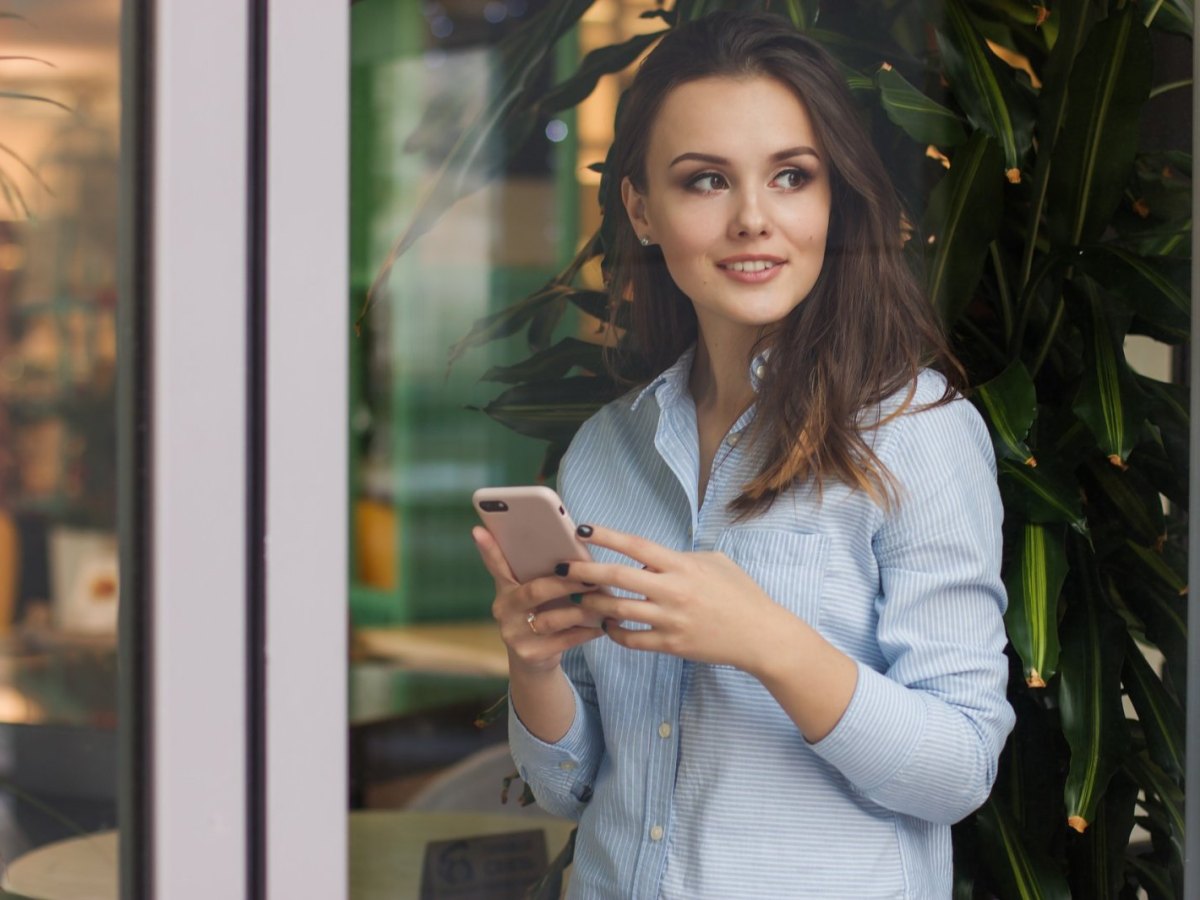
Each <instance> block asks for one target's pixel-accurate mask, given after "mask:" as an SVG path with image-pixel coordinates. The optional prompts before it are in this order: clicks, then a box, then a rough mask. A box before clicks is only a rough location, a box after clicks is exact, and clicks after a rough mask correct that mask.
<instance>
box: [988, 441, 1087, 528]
mask: <svg viewBox="0 0 1200 900" xmlns="http://www.w3.org/2000/svg"><path fill="white" fill-rule="evenodd" d="M997 468H998V469H999V475H1000V491H1001V494H1002V495H1003V497H1004V505H1005V507H1010V508H1015V509H1016V510H1017V511H1019V512H1020V513H1021V515H1022V517H1023V518H1024V519H1027V520H1028V521H1030V522H1039V523H1051V522H1065V523H1066V524H1068V525H1070V526H1071V527H1072V528H1074V529H1075V530H1076V531H1078V532H1079V533H1080V534H1086V533H1087V530H1088V528H1087V521H1086V520H1085V519H1084V517H1083V510H1082V504H1081V502H1080V499H1079V491H1078V488H1077V487H1076V486H1075V485H1074V484H1073V483H1071V482H1070V481H1068V480H1067V479H1066V478H1065V477H1064V476H1063V475H1062V474H1061V473H1059V472H1056V471H1054V470H1053V469H1052V468H1051V467H1049V466H1046V465H1041V466H1038V467H1037V468H1036V469H1035V468H1032V467H1031V466H1026V465H1021V464H1020V463H1015V462H1013V461H1012V460H1009V459H1001V460H998V461H997Z"/></svg>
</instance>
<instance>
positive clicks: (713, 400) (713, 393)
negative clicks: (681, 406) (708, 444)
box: [688, 329, 757, 420]
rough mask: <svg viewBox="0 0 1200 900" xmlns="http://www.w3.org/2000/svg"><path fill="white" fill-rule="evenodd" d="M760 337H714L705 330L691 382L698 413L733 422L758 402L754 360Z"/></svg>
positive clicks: (724, 335) (700, 336)
mask: <svg viewBox="0 0 1200 900" xmlns="http://www.w3.org/2000/svg"><path fill="white" fill-rule="evenodd" d="M756 337H757V335H755V334H754V333H752V332H751V333H739V334H719V335H714V334H708V333H705V331H704V330H703V329H702V330H701V332H700V334H699V335H698V337H697V339H696V358H695V360H694V361H693V362H692V372H691V377H690V378H689V380H688V388H689V390H690V391H691V394H692V399H693V400H694V401H695V403H696V408H697V409H698V410H703V411H706V412H711V413H714V414H716V415H718V416H721V417H724V418H729V419H730V420H733V419H736V418H737V417H738V416H739V415H741V413H742V411H743V410H745V409H746V408H747V407H748V406H750V404H751V403H753V402H754V397H755V392H754V386H753V385H752V384H751V383H750V359H751V356H752V351H753V349H754V343H755V338H756Z"/></svg>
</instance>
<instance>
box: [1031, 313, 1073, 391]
mask: <svg viewBox="0 0 1200 900" xmlns="http://www.w3.org/2000/svg"><path fill="white" fill-rule="evenodd" d="M1066 311H1067V304H1066V303H1064V302H1063V298H1062V297H1059V298H1058V305H1057V306H1056V307H1055V308H1054V318H1053V319H1051V320H1050V327H1049V328H1047V329H1046V337H1045V338H1044V339H1043V340H1042V346H1041V347H1039V348H1038V352H1037V356H1036V357H1034V360H1033V366H1032V368H1030V370H1029V377H1030V378H1037V373H1038V370H1039V369H1041V368H1042V363H1044V362H1045V361H1046V357H1047V356H1048V355H1049V353H1050V345H1051V344H1053V343H1054V339H1055V338H1056V337H1057V336H1058V329H1059V326H1060V325H1062V320H1063V314H1064V313H1065V312H1066Z"/></svg>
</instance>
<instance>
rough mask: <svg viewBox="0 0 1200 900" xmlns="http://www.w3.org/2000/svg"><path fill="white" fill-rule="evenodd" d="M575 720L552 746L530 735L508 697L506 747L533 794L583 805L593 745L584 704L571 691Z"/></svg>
mask: <svg viewBox="0 0 1200 900" xmlns="http://www.w3.org/2000/svg"><path fill="white" fill-rule="evenodd" d="M571 690H572V692H573V693H574V697H575V717H574V718H573V719H572V720H571V727H570V728H568V729H567V733H566V734H564V735H563V736H562V737H561V738H559V739H558V740H557V741H556V742H554V743H553V744H548V743H546V742H545V741H543V740H542V739H541V738H539V737H537V736H536V735H535V734H533V733H532V732H531V731H530V730H529V729H528V728H526V727H525V723H524V722H522V721H521V717H520V716H518V715H517V710H516V707H515V706H514V704H513V702H512V695H511V694H509V697H508V744H509V750H510V751H511V753H512V757H513V761H514V762H516V764H517V771H518V772H519V773H520V775H521V779H522V780H523V781H525V782H526V783H527V784H530V785H533V786H534V793H535V794H537V793H538V791H539V790H543V791H544V790H549V791H551V792H552V793H557V794H559V795H561V796H564V797H565V796H567V795H569V796H571V797H573V798H574V799H575V800H578V801H581V802H586V801H587V800H588V799H589V798H590V797H591V778H592V773H591V767H590V766H589V765H587V757H588V756H589V754H590V751H591V750H592V748H593V746H594V744H593V735H592V734H591V728H590V727H589V722H588V716H587V715H586V712H585V710H584V704H583V702H582V700H581V699H580V697H579V693H578V692H577V691H575V687H574V685H572V686H571Z"/></svg>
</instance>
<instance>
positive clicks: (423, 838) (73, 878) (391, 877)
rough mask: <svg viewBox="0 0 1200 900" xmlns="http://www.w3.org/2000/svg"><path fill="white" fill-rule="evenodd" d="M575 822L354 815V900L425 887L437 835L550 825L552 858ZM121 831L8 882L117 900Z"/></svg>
mask: <svg viewBox="0 0 1200 900" xmlns="http://www.w3.org/2000/svg"><path fill="white" fill-rule="evenodd" d="M573 827H574V823H573V822H568V821H566V820H565V819H527V818H517V817H513V816H505V815H496V814H491V813H460V812H414V811H409V810H381V811H372V812H356V813H351V814H350V834H349V841H350V852H349V856H350V858H349V868H350V897H351V900H395V898H397V897H416V896H418V895H419V893H420V884H421V863H422V861H423V859H424V852H425V845H426V844H427V843H428V842H429V841H444V840H449V839H451V838H461V837H470V836H474V835H484V834H504V833H507V832H512V831H528V830H531V829H533V828H542V829H543V830H544V831H545V833H546V850H547V852H548V854H549V856H550V857H551V858H553V857H554V856H555V855H556V854H557V853H558V851H559V850H560V849H561V848H562V846H563V844H565V843H566V840H567V836H568V835H569V834H570V833H571V829H572V828H573ZM117 859H118V848H117V833H116V832H115V831H104V832H99V833H97V834H92V835H88V836H87V837H79V838H70V839H69V840H65V841H58V842H56V843H54V844H47V845H46V846H44V847H39V848H38V849H36V850H32V851H30V852H29V853H26V854H25V855H24V856H21V857H19V858H17V859H16V860H14V861H13V862H12V864H11V865H9V867H8V869H7V871H6V872H5V873H4V878H3V880H2V881H0V885H2V886H3V888H4V889H5V890H6V891H12V892H14V893H18V894H25V895H28V896H30V897H37V898H38V900H117V897H118V893H119V890H118V883H117V879H118V875H117Z"/></svg>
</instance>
